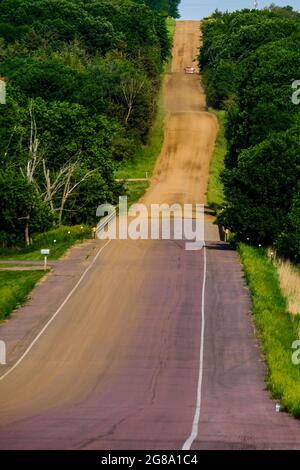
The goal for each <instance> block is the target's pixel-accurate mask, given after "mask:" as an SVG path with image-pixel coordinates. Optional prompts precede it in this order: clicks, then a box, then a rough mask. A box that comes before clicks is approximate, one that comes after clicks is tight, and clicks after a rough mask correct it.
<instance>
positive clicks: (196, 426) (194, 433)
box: [182, 244, 207, 450]
mask: <svg viewBox="0 0 300 470" xmlns="http://www.w3.org/2000/svg"><path fill="white" fill-rule="evenodd" d="M203 249H204V254H203V258H204V268H203V284H202V305H201V311H202V312H201V339H200V364H199V377H198V385H197V400H196V409H195V415H194V420H193V425H192V432H191V435H190V436H189V437H188V438H187V440H186V441H185V443H184V444H183V447H182V450H190V449H191V447H192V445H193V443H194V441H195V439H196V438H197V436H198V432H199V421H200V416H201V402H202V381H203V355H204V333H205V287H206V270H207V263H206V247H205V244H204V247H203Z"/></svg>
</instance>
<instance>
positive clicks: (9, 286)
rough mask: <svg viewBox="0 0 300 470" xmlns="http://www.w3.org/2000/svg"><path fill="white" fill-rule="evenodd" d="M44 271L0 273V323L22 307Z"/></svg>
mask: <svg viewBox="0 0 300 470" xmlns="http://www.w3.org/2000/svg"><path fill="white" fill-rule="evenodd" d="M44 274H45V272H44V271H14V272H12V271H1V272H0V322H1V321H3V320H5V319H6V318H8V317H9V315H10V314H11V312H12V311H13V310H14V309H15V308H17V307H19V306H20V305H22V304H23V303H24V302H25V301H26V299H27V297H28V294H29V293H30V291H31V290H32V289H33V288H34V286H35V285H36V283H37V282H38V281H39V280H40V279H41V278H42V277H43V276H44Z"/></svg>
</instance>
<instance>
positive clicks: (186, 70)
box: [184, 67, 196, 73]
mask: <svg viewBox="0 0 300 470" xmlns="http://www.w3.org/2000/svg"><path fill="white" fill-rule="evenodd" d="M184 73H196V69H195V67H185V68H184Z"/></svg>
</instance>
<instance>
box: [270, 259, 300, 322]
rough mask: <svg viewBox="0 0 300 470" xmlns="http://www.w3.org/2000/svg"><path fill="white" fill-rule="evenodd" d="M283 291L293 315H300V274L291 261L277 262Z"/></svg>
mask: <svg viewBox="0 0 300 470" xmlns="http://www.w3.org/2000/svg"><path fill="white" fill-rule="evenodd" d="M275 266H276V268H277V271H278V275H279V281H280V287H281V290H282V292H283V294H284V296H285V298H286V300H287V308H288V311H289V312H290V313H292V314H293V315H300V272H299V270H298V269H297V268H296V267H295V266H293V265H292V263H291V262H289V261H284V260H276V261H275Z"/></svg>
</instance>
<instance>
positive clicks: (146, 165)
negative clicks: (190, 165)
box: [116, 18, 176, 205]
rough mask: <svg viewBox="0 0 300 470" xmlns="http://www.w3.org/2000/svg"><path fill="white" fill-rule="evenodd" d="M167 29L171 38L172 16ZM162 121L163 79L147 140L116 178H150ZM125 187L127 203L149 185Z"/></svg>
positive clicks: (160, 140)
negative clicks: (155, 112)
mask: <svg viewBox="0 0 300 470" xmlns="http://www.w3.org/2000/svg"><path fill="white" fill-rule="evenodd" d="M167 25H168V31H169V35H170V37H171V38H173V36H174V31H175V25H176V21H175V20H174V19H172V18H168V19H167ZM171 63H172V59H171V57H170V59H169V60H168V62H167V63H166V64H165V68H164V72H163V75H164V74H166V73H168V72H170V70H171ZM164 121H165V108H164V98H163V79H162V83H161V88H160V92H159V97H158V103H157V114H156V117H155V120H154V123H153V126H152V128H151V130H150V133H149V138H148V142H147V144H146V145H143V146H142V147H140V148H139V149H138V151H137V153H136V155H135V158H134V159H133V160H131V161H129V162H126V163H125V164H123V165H122V166H121V168H120V169H119V171H118V172H117V174H116V178H118V179H124V180H126V179H128V178H150V177H151V176H152V173H153V169H154V165H155V162H156V160H157V157H158V156H159V154H160V151H161V147H162V144H163V140H164ZM125 184H126V189H127V195H128V205H130V204H133V203H134V202H136V201H138V200H139V199H140V197H141V196H142V195H143V194H144V193H145V192H146V191H147V189H148V187H149V182H148V181H133V182H127V183H125Z"/></svg>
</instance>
